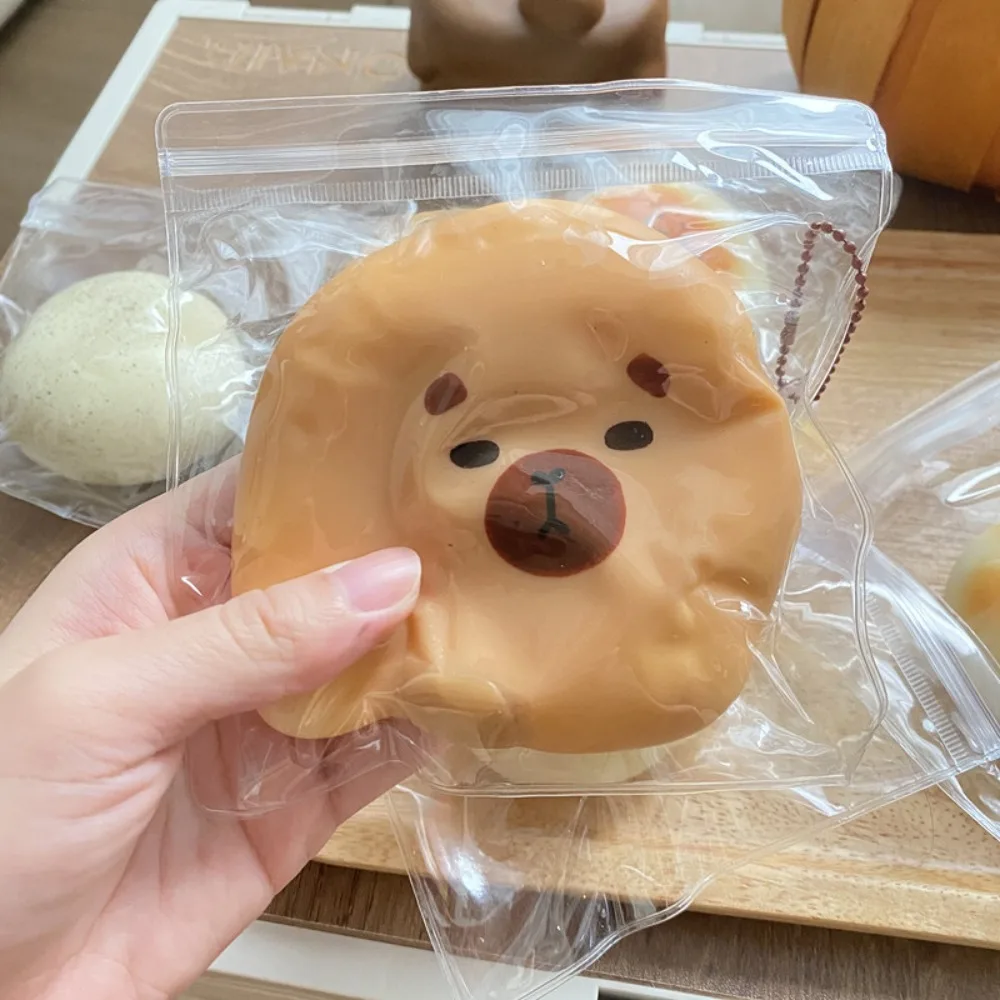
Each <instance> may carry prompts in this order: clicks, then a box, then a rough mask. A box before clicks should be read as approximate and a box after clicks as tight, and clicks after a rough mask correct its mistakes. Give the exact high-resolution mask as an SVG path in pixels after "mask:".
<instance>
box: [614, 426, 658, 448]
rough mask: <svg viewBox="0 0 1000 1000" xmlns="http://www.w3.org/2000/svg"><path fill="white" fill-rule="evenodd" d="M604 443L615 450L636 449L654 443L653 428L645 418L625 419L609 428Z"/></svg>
mask: <svg viewBox="0 0 1000 1000" xmlns="http://www.w3.org/2000/svg"><path fill="white" fill-rule="evenodd" d="M604 443H605V444H606V445H607V446H608V447H609V448H613V449H614V450H615V451H636V450H637V449H639V448H645V447H646V446H647V445H651V444H652V443H653V428H652V427H650V426H649V424H647V423H646V421H645V420H623V421H622V422H621V423H620V424H614V425H613V426H611V427H609V428H608V430H607V433H606V434H605V435H604Z"/></svg>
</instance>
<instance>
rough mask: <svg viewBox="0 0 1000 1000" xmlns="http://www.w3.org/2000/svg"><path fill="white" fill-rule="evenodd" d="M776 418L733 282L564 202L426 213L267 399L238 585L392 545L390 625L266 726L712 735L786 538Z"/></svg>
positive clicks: (236, 546) (784, 423) (618, 221)
mask: <svg viewBox="0 0 1000 1000" xmlns="http://www.w3.org/2000/svg"><path fill="white" fill-rule="evenodd" d="M801 502H802V497H801V484H800V478H799V471H798V464H797V461H796V456H795V451H794V449H793V445H792V435H791V427H790V423H789V419H788V415H787V411H786V408H785V406H784V403H783V401H782V399H781V398H780V397H779V395H778V393H777V392H776V391H775V389H774V388H773V387H772V384H771V381H770V380H769V379H768V377H767V375H766V374H765V372H764V371H763V370H762V367H761V364H760V361H759V360H758V355H757V348H756V343H755V339H754V332H753V330H752V329H751V326H750V323H749V321H748V320H747V318H746V316H745V314H744V313H743V312H742V311H741V309H740V306H739V303H738V301H737V298H736V296H735V295H734V293H733V291H732V289H731V287H730V286H729V284H728V283H727V282H726V281H725V280H724V279H722V278H720V277H719V276H717V275H716V274H714V273H713V271H712V270H711V269H710V268H709V267H707V266H706V265H705V264H703V263H702V262H701V261H699V260H698V259H697V258H695V257H692V256H690V255H689V254H687V253H685V252H684V251H681V250H679V249H677V247H676V244H671V243H670V242H669V241H665V240H663V238H662V237H661V236H660V235H659V234H658V233H656V232H654V231H652V230H649V229H647V228H646V227H644V226H641V225H639V224H638V223H636V222H634V221H632V220H631V219H627V218H625V217H624V216H620V215H617V214H615V213H612V212H608V211H605V210H602V209H598V208H594V207H590V206H584V205H579V204H574V203H566V202H529V203H527V204H525V205H522V206H519V207H513V206H511V205H506V204H498V205H492V206H489V207H486V208H480V209H471V210H468V211H458V212H449V213H444V214H442V215H441V216H440V217H439V218H437V219H432V220H428V221H427V222H426V223H425V224H423V225H421V226H419V227H418V228H417V229H416V230H415V231H414V232H413V233H411V234H410V235H409V236H407V237H405V238H404V239H402V240H401V241H399V242H398V243H396V244H394V245H392V246H389V247H387V248H385V249H383V250H380V251H378V252H376V253H374V254H372V255H370V256H369V257H367V258H365V259H363V260H361V261H358V262H357V263H355V264H353V265H351V266H350V267H349V268H347V269H345V270H344V271H342V272H341V273H340V274H338V275H337V276H336V277H335V278H334V279H333V280H332V281H330V282H328V283H327V284H326V285H325V286H324V287H323V288H322V289H320V291H319V292H318V293H317V294H316V295H315V296H314V297H313V298H312V299H311V300H310V301H309V302H308V303H307V304H306V306H305V307H304V308H303V309H302V310H301V312H300V313H299V315H298V316H297V317H296V318H295V319H294V320H293V322H292V323H291V324H290V326H289V327H288V329H287V330H286V332H285V333H284V335H283V336H282V338H281V340H280V341H279V343H278V346H277V349H276V350H275V352H274V355H273V356H272V358H271V361H270V363H269V365H268V368H267V371H266V373H265V375H264V378H263V381H262V383H261V387H260V391H259V393H258V396H257V401H256V405H255V408H254V412H253V416H252V419H251V421H250V427H249V431H248V436H247V442H246V452H245V455H244V458H243V466H242V472H241V482H240V488H239V493H238V498H237V509H236V523H235V536H234V543H233V559H234V577H233V579H234V589H235V591H236V592H237V593H239V592H243V591H247V590H250V589H252V588H256V587H266V586H268V585H271V584H274V583H276V582H278V581H281V580H284V579H287V578H289V577H293V576H295V575H297V574H301V573H306V572H308V571H311V570H316V569H318V568H320V567H323V566H327V565H330V564H332V563H338V562H341V561H343V560H346V559H351V558H353V557H357V556H360V555H362V554H364V553H367V552H371V551H372V550H375V549H380V548H383V547H386V546H410V547H412V548H413V549H415V550H416V551H417V552H418V553H419V554H420V556H421V558H422V560H423V567H424V575H423V584H422V590H421V595H420V599H419V602H418V605H417V608H416V610H415V612H414V613H413V615H412V617H411V618H410V620H409V621H408V623H407V624H406V626H405V627H401V628H399V629H398V630H397V631H396V633H395V634H394V635H393V636H392V637H391V638H390V639H389V640H388V641H387V642H386V643H385V644H384V645H383V646H382V647H381V648H380V649H378V650H376V651H375V652H373V653H371V654H370V655H368V656H366V657H364V658H363V659H362V660H361V661H359V662H358V663H356V664H355V665H354V666H352V667H351V668H350V669H349V670H348V671H347V672H346V673H345V674H343V675H342V676H341V677H339V678H338V679H337V680H335V681H333V682H332V683H330V684H329V685H327V686H326V687H324V688H322V689H321V690H319V691H316V692H315V693H313V694H311V695H307V696H301V697H292V698H288V699H286V700H284V701H282V702H280V703H279V704H276V705H273V706H271V707H269V708H267V709H266V710H265V711H264V712H263V713H262V714H263V715H264V718H265V719H266V720H267V721H268V722H269V723H270V724H271V725H272V726H273V727H275V728H276V729H279V730H281V731H282V732H284V733H287V734H290V735H296V736H301V737H307V738H320V737H326V736H332V735H336V734H340V733H344V732H347V731H350V730H352V729H354V728H357V727H359V726H362V725H365V724H368V723H370V722H372V721H373V720H376V719H380V718H385V717H397V718H400V717H405V718H408V719H410V720H411V721H413V722H414V723H415V724H416V725H418V726H420V727H422V728H424V729H426V730H428V731H430V732H433V733H437V734H439V735H441V736H443V737H445V738H446V739H450V740H452V741H454V742H457V743H462V744H465V745H468V746H473V747H485V748H491V749H495V748H504V747H526V748H531V749H536V750H542V751H549V752H553V753H569V754H591V753H607V752H616V751H620V750H630V749H636V748H643V747H651V746H656V745H659V744H663V743H667V742H670V741H673V740H677V739H679V738H681V737H685V736H687V735H689V734H691V733H694V732H696V731H698V730H700V729H702V728H703V727H705V726H707V725H709V724H710V723H711V722H712V721H713V720H715V719H717V718H718V717H719V715H720V714H721V713H723V712H725V711H726V709H727V708H728V707H729V705H730V704H731V703H732V702H733V701H734V699H736V698H737V697H738V696H739V694H740V691H741V690H742V688H743V685H744V683H745V681H746V678H747V673H748V670H749V668H750V664H751V660H752V657H753V656H754V644H755V643H756V642H757V640H758V638H759V635H760V629H761V623H762V621H763V620H764V619H765V616H767V614H768V613H769V612H770V611H771V609H772V605H773V603H774V601H775V598H776V595H777V593H778V590H779V588H780V585H781V582H782V579H783V576H784V573H785V568H786V564H787V562H788V559H789V554H790V551H791V549H792V546H793V544H794V541H795V538H796V536H797V533H798V525H799V514H800V508H801Z"/></svg>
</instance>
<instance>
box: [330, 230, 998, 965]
mask: <svg viewBox="0 0 1000 1000" xmlns="http://www.w3.org/2000/svg"><path fill="white" fill-rule="evenodd" d="M871 285H872V289H873V291H872V297H871V308H870V310H869V315H868V318H867V319H866V320H865V323H864V324H863V325H862V327H861V329H860V331H859V334H858V337H857V339H856V341H855V343H854V344H853V345H852V346H851V348H850V349H849V351H848V353H847V355H846V356H845V358H844V361H843V364H842V366H841V369H840V371H839V372H838V374H837V376H836V377H835V379H834V382H833V383H832V385H831V387H830V390H829V392H828V394H827V396H826V397H824V400H823V402H822V404H821V409H820V418H821V421H822V423H823V424H824V426H825V427H826V428H827V430H828V431H830V432H831V433H832V435H833V437H834V439H835V440H836V441H837V443H838V444H839V445H840V447H841V448H842V449H843V450H844V451H846V452H848V453H849V452H850V450H851V449H852V448H854V447H856V446H857V445H858V444H860V443H861V442H862V441H864V440H866V439H867V438H868V437H869V436H870V435H872V434H874V433H876V432H878V431H879V430H881V429H882V428H884V427H886V426H887V425H888V424H890V423H892V422H894V421H895V420H897V419H899V418H900V417H902V416H904V415H905V414H906V413H908V412H910V411H911V410H913V409H914V408H915V407H917V406H920V405H921V404H923V403H925V402H927V401H928V400H930V399H933V398H934V397H935V396H936V395H938V394H939V393H940V392H942V391H944V390H945V389H947V388H949V387H950V386H952V385H954V384H955V383H956V382H959V381H961V380H962V379H964V378H966V377H967V376H969V375H971V374H973V373H974V372H976V371H978V370H980V369H981V368H983V367H984V366H985V365H987V364H989V363H991V362H993V361H995V360H996V359H997V358H998V357H1000V236H967V235H958V234H940V233H919V232H896V231H892V232H888V233H886V234H885V236H884V237H883V239H882V241H881V243H880V246H879V250H878V254H877V258H876V261H875V264H874V266H873V268H872V275H871ZM998 405H1000V403H998ZM880 541H882V542H883V543H884V544H887V546H889V547H893V548H898V547H899V544H900V542H901V541H902V539H881V540H880ZM914 558H915V559H917V560H918V561H919V559H920V556H919V554H917V555H915V557H914ZM927 558H932V557H930V556H928V557H927ZM914 569H916V570H918V571H919V565H917V566H914ZM675 844H676V838H675V837H674V835H673V832H672V831H671V830H669V829H662V828H660V827H658V826H657V824H655V823H649V822H639V821H637V820H626V821H623V822H622V823H620V824H619V825H618V826H617V827H616V828H615V829H614V830H612V831H610V832H608V831H607V830H605V831H603V832H602V834H601V835H600V836H595V837H594V839H593V841H592V842H591V843H590V844H589V845H588V853H589V857H588V862H587V865H586V866H585V868H583V869H582V870H579V871H577V872H576V873H575V874H574V875H573V877H572V881H571V882H569V883H567V882H566V881H565V880H564V881H563V882H562V883H561V888H563V889H566V890H569V891H574V892H605V893H609V894H612V895H619V896H629V895H642V894H643V887H644V885H645V883H644V882H643V880H642V878H641V877H639V876H640V873H639V872H638V871H636V869H638V868H640V867H641V865H639V864H636V865H635V866H632V870H631V871H630V870H629V868H630V866H629V865H628V864H627V863H625V862H627V860H628V858H629V856H630V852H632V853H633V854H634V856H635V857H636V859H639V858H646V859H649V858H651V857H654V858H655V857H657V856H658V857H660V858H661V859H663V860H664V869H665V870H666V869H667V868H669V859H670V858H671V857H672V852H673V851H674V850H675ZM320 859H321V860H322V861H325V862H328V863H330V864H338V865H346V866H352V867H356V868H367V869H374V870H378V871H391V872H402V871H405V866H404V864H403V861H402V857H401V854H400V851H399V849H398V847H397V844H396V840H395V837H394V835H393V833H392V830H391V828H390V825H389V820H388V816H387V813H386V808H385V805H384V803H381V802H380V803H376V804H375V805H373V806H372V807H370V808H369V809H366V810H365V811H364V812H362V813H361V814H360V815H358V816H357V817H355V818H354V819H353V820H351V821H350V822H349V823H347V824H345V825H344V826H343V827H342V828H341V829H340V830H339V831H338V832H337V834H336V835H335V836H334V837H333V839H332V840H331V841H330V842H329V843H328V844H327V846H326V848H325V849H324V851H323V852H322V854H321V856H320ZM721 860H723V861H724V860H725V859H724V858H722V859H721ZM653 884H657V885H662V884H663V883H662V882H660V883H657V882H655V880H654V882H653ZM694 908H695V909H700V910H705V911H710V912H717V913H726V914H732V915H738V916H751V917H761V918H767V919H772V920H786V921H794V922H797V923H811V924H822V925H828V926H836V927H843V928H851V929H857V930H865V931H875V932H880V933H886V934H896V935H904V936H907V937H922V938H930V939H933V940H940V941H950V942H957V943H963V944H975V945H979V946H986V947H992V948H998V949H1000V842H997V841H996V840H994V839H993V838H992V837H990V836H989V835H988V834H987V833H986V832H984V831H983V830H982V829H981V828H980V827H979V826H978V825H977V824H976V823H974V822H973V821H972V820H971V819H969V818H968V817H966V816H965V814H964V813H962V812H961V811H960V810H959V809H958V808H957V807H955V806H954V805H953V804H952V803H951V801H950V800H949V799H948V798H947V797H946V796H945V795H944V793H942V792H940V791H938V790H936V789H932V790H930V791H927V792H924V793H922V794H919V795H915V796H912V797H910V798H909V799H906V800H904V801H902V802H899V803H896V804H894V805H892V806H890V807H887V808H885V809H882V810H880V811H879V812H877V813H875V814H872V815H870V816H867V817H864V818H862V819H860V820H857V821H856V822H854V823H852V824H850V825H848V826H846V827H842V828H840V829H838V830H834V831H831V832H829V833H827V834H826V835H824V836H823V837H821V838H820V839H819V840H818V841H815V842H813V843H811V844H809V845H806V846H802V847H799V848H796V849H793V850H788V851H785V852H783V853H781V854H779V855H775V856H773V857H772V858H771V859H770V860H768V861H765V862H760V863H755V864H750V865H747V866H745V867H743V868H741V869H740V870H739V871H738V872H737V873H736V874H733V875H729V876H727V877H725V878H723V879H720V880H719V881H717V882H715V883H714V884H712V885H711V886H709V887H708V888H707V889H706V890H705V892H704V893H703V894H702V895H700V896H699V897H698V899H697V900H696V902H695V906H694Z"/></svg>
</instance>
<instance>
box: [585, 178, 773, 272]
mask: <svg viewBox="0 0 1000 1000" xmlns="http://www.w3.org/2000/svg"><path fill="white" fill-rule="evenodd" d="M589 201H590V203H591V204H594V205H599V206H601V207H602V208H606V209H609V210H610V211H613V212H620V213H621V214H622V215H627V216H628V217H629V218H630V219H635V220H636V221H637V222H641V223H643V224H644V225H647V226H649V227H650V228H651V229H655V230H656V231H657V232H658V233H663V235H664V236H668V237H670V238H671V239H676V238H679V237H685V236H688V237H696V236H697V235H698V234H702V235H706V236H710V235H711V234H712V233H719V232H720V231H722V230H726V229H729V228H730V227H735V226H737V225H738V224H739V223H740V222H741V221H742V220H741V219H740V216H739V213H738V212H737V210H736V209H735V208H734V207H733V206H732V205H730V204H729V203H728V202H727V201H726V200H725V199H723V198H720V197H718V196H717V195H715V194H713V193H712V192H711V191H708V190H706V188H705V186H704V185H702V184H692V183H679V184H646V185H640V186H636V187H616V188H607V189H605V190H604V191H599V192H598V193H597V194H595V195H593V196H592V197H591V198H590V199H589ZM699 256H700V257H701V259H702V260H703V261H704V262H705V263H706V264H708V266H709V267H710V268H712V270H713V271H717V272H719V273H720V274H726V275H731V276H732V277H734V278H735V279H736V281H737V283H738V284H739V285H740V286H742V287H752V286H754V285H756V284H760V283H761V282H762V281H764V279H765V270H764V265H763V254H762V253H761V249H760V246H759V244H758V243H757V240H756V239H755V238H754V236H753V235H752V234H751V233H739V232H738V233H736V234H735V235H731V236H729V237H728V238H727V239H726V240H725V242H724V243H718V244H716V245H715V246H709V247H708V248H707V249H705V250H704V251H702V252H700V253H699Z"/></svg>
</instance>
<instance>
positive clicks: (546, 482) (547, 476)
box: [531, 469, 570, 538]
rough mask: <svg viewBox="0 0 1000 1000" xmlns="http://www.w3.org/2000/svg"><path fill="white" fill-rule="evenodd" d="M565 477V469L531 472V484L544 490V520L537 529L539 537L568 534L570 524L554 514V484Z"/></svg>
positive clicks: (566, 535) (564, 535) (565, 535)
mask: <svg viewBox="0 0 1000 1000" xmlns="http://www.w3.org/2000/svg"><path fill="white" fill-rule="evenodd" d="M565 477H566V470H565V469H551V470H550V471H548V472H533V473H532V474H531V485H532V486H541V487H542V488H543V489H544V490H545V522H544V523H543V524H542V526H541V527H540V528H539V529H538V532H537V534H538V537H539V538H547V537H548V536H549V535H562V536H563V537H568V536H569V535H570V526H569V525H568V524H567V523H566V522H565V521H563V520H561V519H560V518H559V516H558V515H557V514H556V484H557V483H560V482H562V480H563V479H565Z"/></svg>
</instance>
